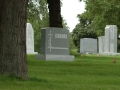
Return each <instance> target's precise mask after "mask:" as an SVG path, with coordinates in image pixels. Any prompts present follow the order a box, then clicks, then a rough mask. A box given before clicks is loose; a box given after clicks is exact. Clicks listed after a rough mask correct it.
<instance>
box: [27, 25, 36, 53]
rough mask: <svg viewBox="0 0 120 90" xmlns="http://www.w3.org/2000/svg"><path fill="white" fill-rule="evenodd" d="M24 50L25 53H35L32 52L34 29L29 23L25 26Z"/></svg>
mask: <svg viewBox="0 0 120 90" xmlns="http://www.w3.org/2000/svg"><path fill="white" fill-rule="evenodd" d="M26 50H27V51H26V52H27V54H37V52H34V31H33V28H32V25H31V24H30V23H27V27H26Z"/></svg>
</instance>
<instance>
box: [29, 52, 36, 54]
mask: <svg viewBox="0 0 120 90" xmlns="http://www.w3.org/2000/svg"><path fill="white" fill-rule="evenodd" d="M27 54H38V52H27Z"/></svg>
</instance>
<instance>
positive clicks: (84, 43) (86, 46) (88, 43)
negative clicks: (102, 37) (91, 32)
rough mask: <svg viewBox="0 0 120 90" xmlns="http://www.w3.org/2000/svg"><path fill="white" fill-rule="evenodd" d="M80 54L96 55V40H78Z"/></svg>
mask: <svg viewBox="0 0 120 90" xmlns="http://www.w3.org/2000/svg"><path fill="white" fill-rule="evenodd" d="M80 53H84V54H85V53H97V39H93V38H82V39H80Z"/></svg>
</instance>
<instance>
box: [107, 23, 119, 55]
mask: <svg viewBox="0 0 120 90" xmlns="http://www.w3.org/2000/svg"><path fill="white" fill-rule="evenodd" d="M105 52H109V53H117V26H116V25H106V27H105Z"/></svg>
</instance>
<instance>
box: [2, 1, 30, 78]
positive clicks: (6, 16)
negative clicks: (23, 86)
mask: <svg viewBox="0 0 120 90" xmlns="http://www.w3.org/2000/svg"><path fill="white" fill-rule="evenodd" d="M27 3H28V0H0V73H1V74H2V75H15V76H18V77H22V78H27V77H28V70H27V56H26V20H27Z"/></svg>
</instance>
